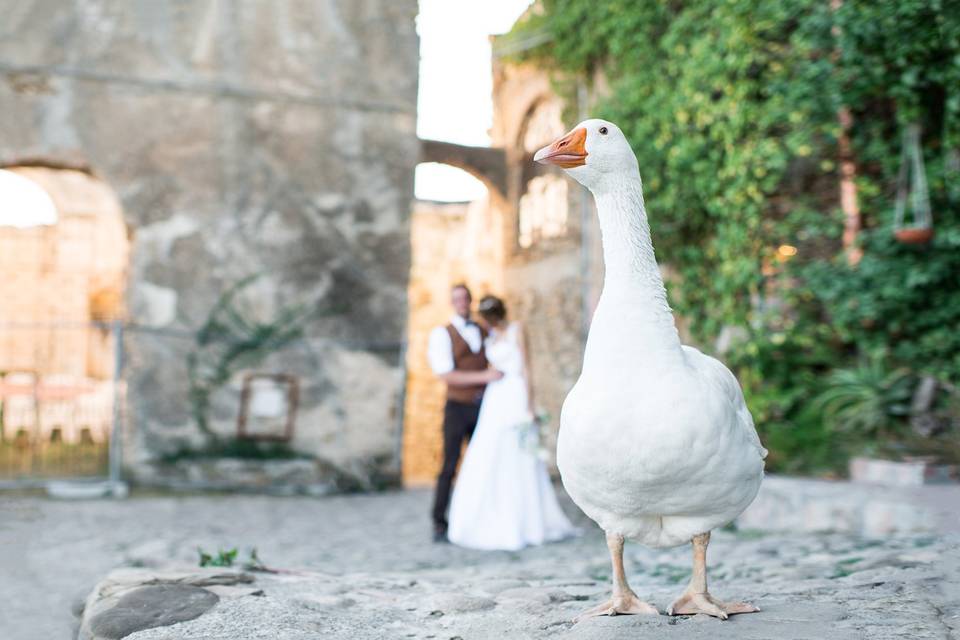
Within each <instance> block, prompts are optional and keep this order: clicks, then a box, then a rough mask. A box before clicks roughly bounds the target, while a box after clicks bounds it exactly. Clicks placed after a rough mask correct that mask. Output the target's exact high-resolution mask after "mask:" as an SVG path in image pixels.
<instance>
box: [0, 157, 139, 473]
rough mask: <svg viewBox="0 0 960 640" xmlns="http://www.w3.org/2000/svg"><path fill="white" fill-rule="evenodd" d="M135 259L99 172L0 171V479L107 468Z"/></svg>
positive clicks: (118, 210)
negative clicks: (120, 335)
mask: <svg viewBox="0 0 960 640" xmlns="http://www.w3.org/2000/svg"><path fill="white" fill-rule="evenodd" d="M128 262H129V242H128V239H127V231H126V226H125V223H124V220H123V214H122V211H121V208H120V204H119V202H118V200H117V198H116V196H115V195H114V193H113V191H112V190H111V189H110V188H109V187H108V186H107V185H106V184H105V183H103V182H102V181H101V180H99V179H97V178H96V177H94V176H92V175H90V174H89V173H86V172H83V171H78V170H74V169H53V168H48V167H37V166H17V167H7V168H5V169H2V170H0V270H2V271H3V273H4V274H5V275H4V278H2V279H0V300H3V304H2V305H0V480H5V481H10V480H17V479H24V478H37V477H52V476H88V475H102V474H103V473H105V471H106V464H107V452H108V447H109V440H110V433H111V430H112V426H113V424H112V423H113V410H114V398H115V394H116V393H117V390H118V386H117V385H116V384H115V380H114V376H115V355H116V354H115V352H114V348H115V339H114V336H113V335H112V329H111V324H110V323H111V322H113V321H115V320H120V319H122V318H123V315H124V306H123V299H124V295H123V294H124V288H125V284H126V274H127V265H128Z"/></svg>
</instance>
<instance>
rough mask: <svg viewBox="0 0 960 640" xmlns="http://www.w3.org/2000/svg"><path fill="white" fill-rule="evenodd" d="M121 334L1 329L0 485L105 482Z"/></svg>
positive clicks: (37, 326)
mask: <svg viewBox="0 0 960 640" xmlns="http://www.w3.org/2000/svg"><path fill="white" fill-rule="evenodd" d="M121 331H122V328H121V326H120V325H119V324H118V323H113V324H108V323H96V322H91V323H55V322H54V323H5V324H0V484H4V485H21V484H29V483H30V482H31V481H41V480H48V479H53V478H88V477H105V476H108V475H110V472H111V455H110V451H111V443H112V442H113V441H114V436H113V434H114V432H115V431H116V428H117V422H118V419H119V408H120V406H121V400H122V395H123V392H124V388H123V384H122V382H121V381H120V378H119V375H118V374H119V369H120V361H121V358H122V352H121V351H122V340H121V335H120V334H121Z"/></svg>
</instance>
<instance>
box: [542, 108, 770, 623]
mask: <svg viewBox="0 0 960 640" xmlns="http://www.w3.org/2000/svg"><path fill="white" fill-rule="evenodd" d="M534 160H536V161H538V162H541V163H548V164H554V165H557V166H560V167H562V168H564V169H565V170H566V171H567V173H569V174H570V176H572V177H573V178H574V179H576V180H577V181H578V182H580V183H581V184H583V185H584V186H585V187H587V188H588V189H590V191H591V192H592V193H593V196H594V198H595V199H596V204H597V213H598V215H599V218H600V228H601V232H602V236H603V256H604V262H605V267H606V274H605V278H604V284H603V293H602V295H601V297H600V302H599V304H598V305H597V309H596V311H595V313H594V316H593V322H592V324H591V326H590V334H589V337H588V338H587V345H586V352H585V353H584V358H583V371H582V372H581V374H580V379H579V380H578V381H577V383H576V385H574V387H573V389H571V390H570V393H569V395H568V396H567V399H566V401H565V402H564V405H563V411H562V413H561V416H560V435H559V440H558V443H557V464H558V466H559V468H560V474H561V476H562V478H563V484H564V487H566V489H567V492H568V493H569V494H570V497H571V498H572V499H573V501H574V502H575V503H576V504H577V505H578V506H579V507H580V508H581V509H583V511H584V513H586V514H587V515H588V516H590V517H591V518H592V519H593V520H595V521H596V522H597V524H599V525H600V527H601V528H602V529H603V530H604V531H605V532H606V536H607V546H608V547H609V549H610V556H611V561H612V563H613V597H612V598H611V599H610V600H609V601H607V602H605V603H603V604H601V605H599V606H597V607H595V608H593V609H591V610H589V611H587V612H586V613H584V614H583V616H581V617H586V616H593V615H616V614H625V613H653V614H655V613H658V612H657V609H656V608H655V607H653V606H651V605H649V604H647V603H645V602H642V601H641V600H640V599H639V598H637V595H636V594H635V593H634V592H633V591H632V590H631V589H630V586H629V585H628V584H627V579H626V575H625V573H624V569H623V543H624V539H625V538H630V539H634V540H637V541H639V542H640V543H642V544H644V545H647V546H650V547H658V548H659V547H673V546H677V545H681V544H685V543H687V542H690V541H692V542H693V574H692V577H691V579H690V584H689V586H688V587H687V589H686V590H685V591H684V593H683V594H682V595H681V596H680V597H679V598H677V599H676V600H675V601H674V602H673V604H672V605H671V606H670V607H669V608H668V610H667V613H668V614H669V615H686V614H696V613H705V614H708V615H712V616H717V617H719V618H727V616H729V615H731V614H734V613H749V612H753V611H758V609H757V608H756V607H753V606H752V605H749V604H745V603H742V602H723V601H721V600H718V599H716V598H714V597H713V596H712V595H710V593H709V592H708V591H707V579H706V549H707V544H708V542H709V540H710V531H711V530H712V529H715V528H716V527H720V526H723V525H724V524H727V523H728V522H730V521H731V520H733V519H734V518H735V517H737V515H739V514H740V513H741V512H742V511H743V510H744V509H745V508H746V507H747V506H748V505H749V504H750V503H751V502H752V501H753V499H754V497H755V496H756V494H757V491H758V490H759V488H760V481H761V480H762V478H763V466H764V462H763V460H764V458H765V457H766V454H767V451H766V449H764V448H763V446H762V445H761V444H760V438H759V437H758V436H757V431H756V429H755V428H754V426H753V419H752V418H751V416H750V412H749V410H748V409H747V406H746V404H745V402H744V399H743V392H742V391H741V389H740V385H739V384H738V383H737V380H736V378H735V377H734V376H733V374H732V373H730V370H729V369H727V368H726V367H725V366H724V365H723V364H722V363H721V362H720V361H718V360H716V359H714V358H711V357H710V356H707V355H704V354H702V353H700V351H698V350H697V349H694V348H693V347H689V346H685V345H682V344H680V338H679V336H678V334H677V330H676V327H675V325H674V319H673V314H672V312H671V311H670V307H669V306H668V304H667V295H666V290H665V289H664V286H663V279H662V277H661V275H660V270H659V268H658V267H657V261H656V259H655V257H654V254H653V244H652V243H651V241H650V226H649V224H648V222H647V213H646V210H645V209H644V204H643V188H642V184H641V181H640V172H639V169H638V166H637V158H636V156H635V155H634V153H633V150H632V149H631V148H630V145H629V143H628V142H627V139H626V138H625V137H624V135H623V133H622V132H621V131H620V129H619V128H618V127H617V126H616V125H614V124H612V123H610V122H606V121H604V120H586V121H584V122H582V123H580V124H579V125H577V127H576V128H574V129H573V130H572V131H571V132H570V133H568V134H567V135H565V136H563V137H562V138H560V139H559V140H557V141H556V142H554V143H553V144H551V145H549V146H547V147H544V148H543V149H541V150H540V151H538V152H537V154H536V155H535V156H534Z"/></svg>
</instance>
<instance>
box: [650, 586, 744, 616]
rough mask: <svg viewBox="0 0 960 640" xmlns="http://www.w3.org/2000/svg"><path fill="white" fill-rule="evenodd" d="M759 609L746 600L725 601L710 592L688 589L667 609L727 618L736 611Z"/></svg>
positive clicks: (676, 613)
mask: <svg viewBox="0 0 960 640" xmlns="http://www.w3.org/2000/svg"><path fill="white" fill-rule="evenodd" d="M757 611H760V609H758V608H757V607H755V606H753V605H752V604H748V603H746V602H723V601H722V600H717V599H716V598H714V597H713V596H712V595H710V593H709V592H706V591H704V592H703V593H694V592H692V591H689V590H687V591H685V592H684V593H683V595H682V596H680V597H679V598H677V599H676V600H674V601H673V604H671V605H670V608H669V609H667V615H670V616H692V615H696V614H698V613H705V614H706V615H708V616H714V617H715V618H720V619H721V620H726V619H727V618H729V617H730V616H732V615H734V614H736V613H756V612H757Z"/></svg>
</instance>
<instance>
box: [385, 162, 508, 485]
mask: <svg viewBox="0 0 960 640" xmlns="http://www.w3.org/2000/svg"><path fill="white" fill-rule="evenodd" d="M429 164H432V163H424V164H421V165H420V166H421V167H425V168H429ZM435 166H437V165H435ZM439 166H441V167H442V168H443V170H442V171H440V172H438V177H439V180H440V181H441V182H440V183H439V185H440V187H441V188H440V189H436V188H434V189H432V190H424V189H422V188H418V199H417V200H416V201H415V202H414V205H413V215H412V220H411V268H410V284H409V288H408V301H409V303H408V304H409V312H408V314H409V315H408V322H407V357H406V365H407V379H406V399H405V406H404V429H403V443H402V448H403V450H402V461H403V474H402V475H403V482H404V484H405V485H406V486H425V485H429V484H432V483H433V482H434V481H435V479H436V475H437V473H438V471H439V468H440V463H441V452H442V435H441V429H440V423H441V420H442V416H443V402H444V394H445V390H444V386H443V383H442V382H440V381H439V380H438V379H437V378H436V377H435V376H434V375H433V372H432V371H431V370H430V367H429V365H428V363H427V341H428V337H429V334H430V331H431V329H433V328H434V327H436V326H439V325H443V324H446V322H447V320H448V318H449V316H450V313H451V311H450V303H449V299H450V287H451V286H452V285H453V284H456V283H460V282H463V283H466V284H467V286H469V287H470V288H471V290H472V291H473V293H474V297H475V298H478V297H479V296H480V295H483V294H485V293H501V292H502V291H503V288H504V282H503V248H504V243H503V219H504V216H503V211H502V202H501V200H502V199H501V198H500V196H497V195H493V194H491V190H490V189H489V188H488V187H487V186H486V180H484V181H481V180H480V178H478V177H476V174H475V173H472V172H471V173H469V174H468V172H466V171H464V170H462V169H459V168H454V167H453V166H452V165H439ZM461 166H469V165H468V164H467V163H464V165H461ZM470 176H474V177H473V178H471V177H470ZM481 177H483V176H481ZM451 180H458V181H461V183H462V184H463V185H466V186H467V188H466V189H463V188H461V189H459V190H457V191H450V190H445V186H446V184H449V181H451ZM422 182H423V181H422V180H421V181H419V182H418V184H422ZM471 188H472V189H473V191H471ZM445 191H446V193H451V192H452V193H467V194H471V193H472V194H476V197H475V198H474V199H472V200H469V201H449V200H447V201H443V200H441V199H439V198H442V197H443V195H444V193H445ZM431 196H433V197H436V198H438V199H428V198H430V197H431Z"/></svg>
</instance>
